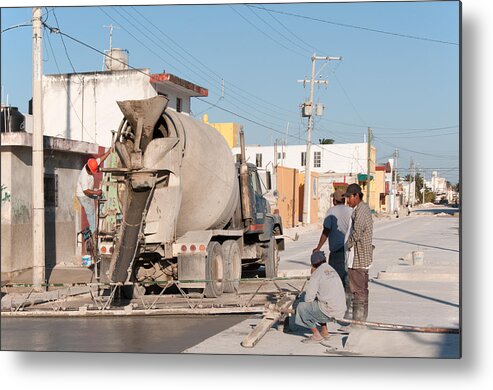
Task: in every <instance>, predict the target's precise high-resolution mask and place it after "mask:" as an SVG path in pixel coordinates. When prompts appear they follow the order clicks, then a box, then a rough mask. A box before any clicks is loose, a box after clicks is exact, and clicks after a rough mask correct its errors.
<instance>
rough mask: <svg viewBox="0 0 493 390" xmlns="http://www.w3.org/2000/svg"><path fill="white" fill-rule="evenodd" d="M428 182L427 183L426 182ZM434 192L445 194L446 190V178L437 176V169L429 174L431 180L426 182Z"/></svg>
mask: <svg viewBox="0 0 493 390" xmlns="http://www.w3.org/2000/svg"><path fill="white" fill-rule="evenodd" d="M428 183H429V184H428ZM426 184H427V185H429V187H430V188H431V191H432V192H434V193H435V194H445V193H446V192H447V180H446V179H445V178H444V177H440V176H438V172H437V171H433V173H432V174H431V181H430V182H427V183H426Z"/></svg>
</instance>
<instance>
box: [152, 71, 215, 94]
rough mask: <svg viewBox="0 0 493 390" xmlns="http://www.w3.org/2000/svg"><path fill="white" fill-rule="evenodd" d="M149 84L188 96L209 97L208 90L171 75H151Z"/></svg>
mask: <svg viewBox="0 0 493 390" xmlns="http://www.w3.org/2000/svg"><path fill="white" fill-rule="evenodd" d="M150 82H151V83H153V84H161V85H163V86H166V87H168V88H169V87H171V88H173V87H174V88H176V89H178V90H181V91H182V92H185V93H186V94H188V95H190V96H203V97H207V96H209V90H208V89H207V88H204V87H201V86H200V85H197V84H194V83H191V82H190V81H187V80H184V79H182V78H180V77H178V76H175V75H174V74H171V73H156V74H151V79H150Z"/></svg>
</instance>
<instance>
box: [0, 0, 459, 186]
mask: <svg viewBox="0 0 493 390" xmlns="http://www.w3.org/2000/svg"><path fill="white" fill-rule="evenodd" d="M44 12H45V14H46V15H45V17H47V19H46V24H47V25H49V26H53V27H59V28H60V30H61V31H62V32H64V33H65V34H68V35H70V36H72V37H74V38H77V39H79V40H81V41H83V42H85V43H87V44H89V45H91V46H94V47H95V48H97V49H98V50H100V51H103V50H105V49H107V48H108V47H109V33H108V29H106V28H104V27H103V26H104V25H109V24H113V25H117V26H119V27H120V28H118V29H115V30H114V35H113V46H114V47H120V48H124V49H127V50H128V51H129V53H130V65H131V66H133V67H137V68H139V67H149V68H151V71H152V72H154V73H158V72H162V71H163V70H165V71H166V72H170V73H174V74H176V75H177V76H180V77H182V78H185V79H187V80H190V81H192V82H194V83H196V84H199V85H201V86H203V87H205V88H208V89H209V97H208V98H206V99H204V101H198V100H195V101H193V102H192V111H193V114H194V115H200V114H203V113H208V114H209V120H210V121H211V122H229V121H235V122H239V123H242V124H243V125H244V127H245V131H246V137H247V142H248V143H249V144H264V145H267V144H271V143H272V142H273V141H274V140H275V139H276V138H281V137H283V136H285V133H286V129H287V128H288V134H289V136H288V137H287V142H288V144H301V143H304V140H305V137H306V120H302V119H301V118H300V110H299V105H300V103H302V102H303V101H304V100H305V99H306V98H307V97H308V93H309V88H308V85H307V87H306V88H303V85H302V84H300V83H298V82H297V80H299V79H303V77H305V76H307V77H308V76H309V74H310V70H311V61H310V57H311V54H312V53H313V52H315V53H316V54H317V55H320V56H342V57H343V61H331V62H329V63H328V64H327V65H326V66H325V67H324V68H323V69H321V70H320V68H321V67H322V65H323V62H317V71H318V70H320V75H321V76H322V78H323V79H328V80H329V85H328V88H324V87H322V88H320V89H318V88H317V89H316V95H315V100H316V101H319V102H321V103H323V104H324V105H325V113H324V116H323V117H322V118H318V117H317V119H316V121H315V122H316V123H315V131H314V132H313V136H312V141H313V142H318V139H319V138H324V137H325V138H333V139H335V141H336V142H339V143H345V142H362V141H363V137H364V134H365V133H366V132H367V127H371V128H372V129H373V131H374V134H375V139H374V143H375V145H376V146H377V161H378V162H382V161H384V160H385V158H388V157H390V155H391V154H392V153H393V151H394V149H398V150H399V166H400V167H405V169H408V167H409V160H410V158H411V157H412V158H413V159H414V161H415V162H417V163H418V164H419V167H420V168H421V169H423V170H424V171H425V173H426V175H427V177H428V178H429V177H430V174H431V171H432V170H433V169H437V170H438V171H439V172H440V174H441V175H442V176H445V177H446V178H447V179H448V180H450V181H452V182H457V181H458V177H459V170H458V167H459V45H458V43H459V3H458V2H455V1H450V2H447V1H441V2H381V3H322V4H307V3H304V4H303V3H302V4H266V5H261V4H253V5H252V6H246V5H241V4H237V5H231V6H228V5H214V6H212V5H190V6H148V7H142V6H138V7H137V6H136V7H132V6H129V7H56V8H54V9H53V8H46V9H45V11H44ZM55 16H56V17H55ZM30 19H31V8H20V9H19V8H18V9H2V15H1V22H2V30H3V29H5V28H8V27H10V26H14V25H16V24H19V23H23V22H29V20H30ZM343 25H344V26H343ZM369 29H371V30H379V31H380V32H376V31H370V30H369ZM384 32H386V33H384ZM44 37H45V39H44V56H43V57H44V63H43V66H44V73H45V74H51V73H58V69H60V71H61V72H62V73H68V72H73V70H72V66H73V69H75V70H76V71H77V72H84V71H94V70H100V69H101V67H102V63H103V58H102V56H101V55H100V54H98V53H96V52H94V51H91V50H90V49H87V48H86V47H83V46H81V45H79V44H77V43H75V42H73V41H71V40H70V39H68V38H66V37H65V38H64V43H65V46H66V51H67V53H68V55H67V53H66V52H65V48H64V46H63V44H62V40H61V37H60V35H56V34H50V33H49V32H48V30H46V29H45V31H44ZM437 41H440V42H437ZM50 44H51V46H50ZM52 49H53V51H52ZM1 50H2V52H1V65H2V66H1V69H2V75H1V76H2V88H3V89H2V101H3V102H5V100H6V96H7V94H8V99H9V103H10V104H12V105H14V106H18V107H19V108H20V109H21V111H26V110H27V101H28V100H29V98H30V97H31V29H30V27H22V28H16V29H12V30H9V31H6V32H4V33H2V46H1ZM68 58H70V62H71V63H72V65H71V64H70V62H69V60H68ZM55 60H56V62H55ZM57 64H58V67H57ZM221 80H224V95H223V96H222V97H221ZM406 173H407V171H403V172H402V174H406Z"/></svg>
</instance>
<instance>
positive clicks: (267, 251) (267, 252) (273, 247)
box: [262, 237, 279, 279]
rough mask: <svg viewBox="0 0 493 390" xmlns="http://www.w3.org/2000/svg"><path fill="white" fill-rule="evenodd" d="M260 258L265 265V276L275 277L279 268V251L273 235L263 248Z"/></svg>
mask: <svg viewBox="0 0 493 390" xmlns="http://www.w3.org/2000/svg"><path fill="white" fill-rule="evenodd" d="M262 252H263V253H262V260H263V261H264V266H265V276H266V278H268V279H272V278H275V277H277V271H278V268H279V251H278V250H277V243H276V239H275V238H274V237H271V238H270V240H269V243H268V245H266V247H264V248H263V251H262Z"/></svg>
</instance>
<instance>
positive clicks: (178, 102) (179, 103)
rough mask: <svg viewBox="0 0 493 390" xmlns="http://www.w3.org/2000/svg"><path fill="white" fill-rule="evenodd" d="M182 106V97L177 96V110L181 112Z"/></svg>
mask: <svg viewBox="0 0 493 390" xmlns="http://www.w3.org/2000/svg"><path fill="white" fill-rule="evenodd" d="M181 110H182V106H181V98H176V112H181Z"/></svg>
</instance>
